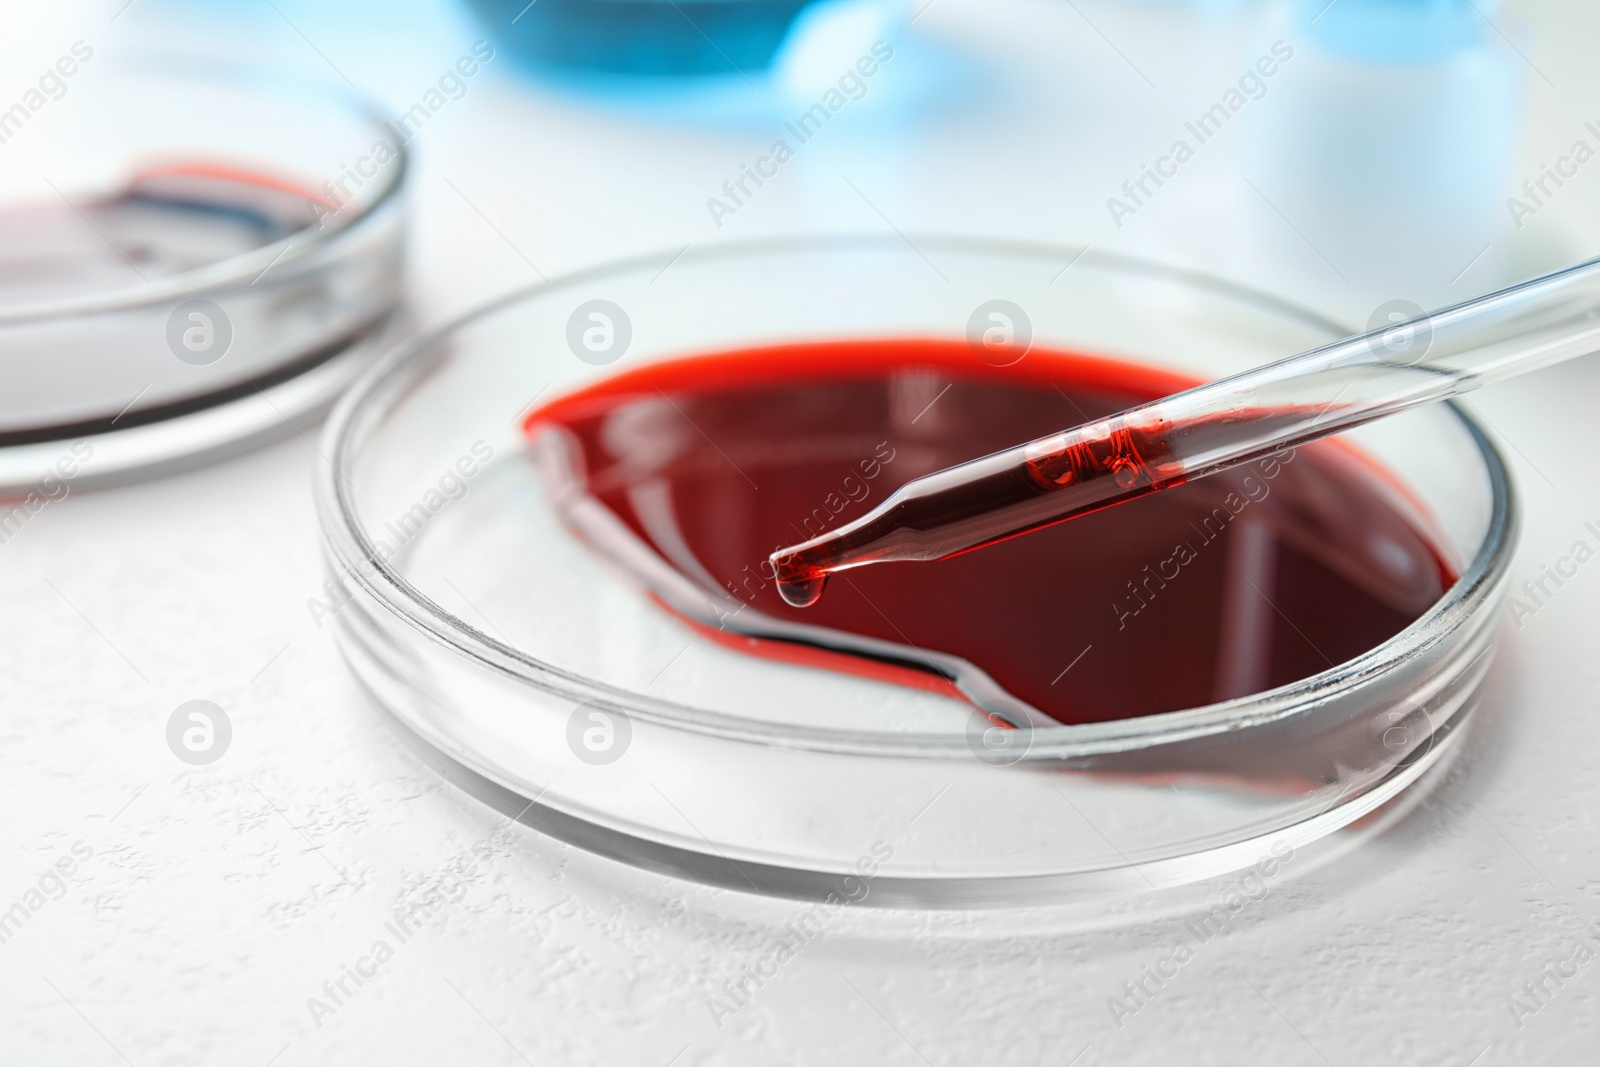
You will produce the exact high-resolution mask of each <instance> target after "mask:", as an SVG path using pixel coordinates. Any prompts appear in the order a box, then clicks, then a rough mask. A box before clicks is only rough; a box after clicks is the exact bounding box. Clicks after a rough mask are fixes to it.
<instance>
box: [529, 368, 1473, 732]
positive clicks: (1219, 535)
mask: <svg viewBox="0 0 1600 1067" xmlns="http://www.w3.org/2000/svg"><path fill="white" fill-rule="evenodd" d="M1193 384H1195V383H1194V382H1192V381H1189V380H1186V379H1183V378H1181V377H1178V376H1175V375H1172V374H1170V373H1167V372H1162V371H1157V370H1153V369H1149V368H1142V367H1138V366H1135V365H1131V364H1127V363H1122V362H1119V361H1113V360H1108V359H1103V358H1098V357H1092V356H1084V355H1076V354H1071V353H1065V352H1050V351H1041V350H1038V349H1035V350H1033V351H1031V352H1029V354H1028V355H1027V357H1026V358H1024V359H1023V360H1022V361H1021V362H1019V363H1017V364H1014V365H1012V366H1010V367H1004V368H994V367H990V366H988V365H986V364H984V363H983V362H982V361H980V360H978V359H977V358H975V357H974V356H973V355H972V353H971V352H970V351H969V350H968V348H967V346H966V344H965V342H963V341H945V340H919V339H907V340H865V341H851V342H829V343H825V344H806V345H792V346H785V347H776V348H766V349H759V350H751V351H744V352H732V353H719V354H715V355H708V356H702V357H697V358H691V359H683V360H675V361H671V362H666V363H659V364H655V365H652V366H646V367H642V368H639V369H637V370H633V371H629V372H625V373H623V374H619V375H616V376H614V377H612V378H609V379H606V380H605V381H602V382H600V383H597V384H596V385H593V386H590V387H588V388H586V389H584V390H582V391H580V392H578V393H575V394H571V395H569V396H567V397H564V398H561V399H558V400H556V401H553V402H551V403H550V404H548V405H546V406H544V407H543V408H541V409H539V410H537V411H535V412H534V413H533V414H532V415H531V416H529V418H528V420H527V427H528V430H529V432H530V433H535V434H536V433H538V432H540V430H541V429H543V428H545V427H547V426H549V425H551V424H554V425H557V426H560V427H563V428H565V429H566V430H567V431H569V432H570V434H571V435H572V440H573V441H574V442H575V443H576V444H577V445H578V446H579V452H580V454H581V462H582V465H583V469H584V471H585V480H586V483H587V490H588V493H589V494H590V495H592V497H593V498H594V499H596V500H598V501H599V502H600V503H601V504H603V505H604V506H605V507H606V508H608V509H609V510H610V511H611V512H613V513H614V514H615V515H616V516H617V517H618V518H620V519H621V521H622V522H623V523H624V524H625V525H626V526H627V527H628V529H630V530H631V531H632V532H633V534H634V535H635V536H637V537H638V538H639V539H640V540H642V541H643V542H644V543H645V544H647V545H650V546H651V547H652V548H655V549H656V550H657V552H658V554H660V555H662V556H663V557H664V558H667V557H670V556H671V554H672V551H674V550H677V551H681V550H682V549H685V548H686V549H687V550H688V551H689V552H690V553H692V555H693V557H694V559H695V560H696V561H697V562H698V564H699V566H700V567H701V568H703V572H704V573H708V574H709V575H710V576H711V578H712V579H714V580H715V581H716V582H718V583H720V584H722V585H723V586H724V587H725V588H727V589H731V590H734V591H736V592H737V593H738V594H739V596H740V598H741V599H742V600H744V601H746V602H748V604H749V606H750V608H751V609H754V610H755V611H759V612H761V613H763V614H765V615H768V616H772V617H776V618H783V619H787V620H790V621H793V622H799V623H804V624H809V625H813V626H822V627H827V628H829V629H832V630H836V631H845V632H848V633H852V634H857V635H865V636H869V637H873V638H877V639H881V640H883V641H888V642H892V643H894V644H897V645H900V646H904V647H906V651H907V654H906V657H905V659H906V660H907V661H908V662H915V661H916V658H917V654H916V651H915V650H916V649H931V650H937V651H939V652H943V653H948V654H952V655H956V656H960V657H962V658H964V659H966V660H968V661H970V662H971V663H973V664H976V665H977V666H978V667H979V668H981V669H982V670H983V671H985V672H987V673H988V674H989V676H990V677H992V678H993V679H994V680H995V681H997V682H998V683H999V684H1000V685H1001V686H1002V687H1003V688H1004V689H1005V690H1007V691H1008V692H1009V693H1010V694H1011V695H1013V696H1015V697H1017V698H1019V699H1021V700H1025V701H1027V702H1028V703H1030V704H1032V705H1033V706H1034V707H1036V708H1038V709H1040V710H1041V711H1044V712H1045V713H1047V714H1049V715H1051V716H1053V717H1054V718H1056V719H1059V720H1060V721H1062V722H1068V723H1083V722H1097V721H1104V720H1110V719H1119V718H1128V717H1132V716H1138V715H1147V714H1152V713H1156V712H1163V711H1173V710H1178V709H1181V708H1187V707H1195V706H1199V705H1204V704H1209V703H1212V702H1213V701H1216V700H1220V699H1225V698H1228V697H1233V696H1242V695H1245V694H1248V693H1251V692H1257V691H1260V690H1263V689H1270V688H1273V687H1276V686H1279V685H1284V684H1287V683H1289V682H1293V681H1296V680H1299V679H1301V678H1305V677H1308V676H1310V675H1313V674H1317V673H1319V672H1321V671H1324V670H1326V669H1328V668H1329V667H1331V666H1334V665H1337V664H1339V663H1342V662H1344V661H1346V660H1349V659H1351V658H1353V657H1355V656H1357V655H1359V654H1361V653H1363V652H1366V651H1367V650H1369V649H1371V648H1372V647H1374V646H1375V645H1377V644H1379V643H1381V642H1383V641H1385V640H1387V639H1388V638H1390V637H1393V636H1394V635H1395V634H1397V633H1398V632H1399V631H1400V630H1402V629H1404V628H1405V627H1406V626H1407V625H1409V624H1410V623H1412V622H1414V621H1415V620H1416V619H1417V618H1418V617H1420V616H1421V615H1422V614H1423V613H1424V612H1426V611H1427V610H1428V608H1430V607H1431V606H1432V605H1433V604H1434V603H1435V602H1436V601H1437V600H1438V599H1439V597H1440V595H1441V594H1442V593H1443V591H1444V590H1445V589H1446V588H1448V587H1449V585H1450V584H1452V583H1453V582H1454V581H1455V578H1456V574H1455V572H1454V570H1453V569H1452V567H1451V566H1450V564H1449V563H1447V562H1446V561H1445V559H1444V557H1443V554H1442V552H1441V551H1440V550H1439V549H1438V548H1437V547H1436V544H1435V542H1434V540H1433V539H1432V538H1431V537H1430V535H1429V534H1428V533H1427V532H1425V531H1424V530H1422V529H1419V528H1418V526H1417V525H1416V524H1415V523H1414V522H1413V520H1412V519H1411V518H1409V517H1407V515H1406V513H1405V512H1404V511H1403V510H1402V508H1403V507H1404V505H1403V504H1401V503H1400V502H1399V497H1398V495H1397V490H1396V489H1395V488H1394V487H1393V486H1392V485H1391V484H1390V483H1389V482H1387V481H1386V480H1385V479H1384V478H1383V476H1382V475H1381V474H1380V473H1379V472H1378V471H1377V470H1376V468H1374V467H1373V466H1372V465H1371V464H1370V462H1369V461H1367V460H1365V459H1364V458H1363V457H1361V456H1360V454H1359V453H1357V452H1355V450H1354V449H1352V448H1349V447H1347V446H1345V445H1343V444H1341V443H1340V442H1337V441H1324V442H1318V443H1315V444H1312V445H1308V446H1303V447H1301V448H1300V449H1298V450H1296V451H1295V452H1294V453H1293V454H1292V456H1290V457H1286V458H1285V459H1280V460H1277V461H1263V462H1261V463H1256V464H1249V465H1246V466H1244V467H1241V468H1237V469H1235V470H1232V471H1227V472H1224V473H1221V474H1217V475H1213V476H1211V477H1209V478H1204V479H1201V480H1199V481H1195V482H1190V483H1188V484H1185V485H1180V486H1177V487H1174V488H1172V489H1168V490H1166V491H1164V492H1160V493H1155V494H1152V495H1150V496H1146V497H1143V498H1141V499H1138V500H1134V501H1131V502H1129V503H1126V504H1122V505H1119V506H1117V507H1113V508H1108V509H1106V510H1103V511H1099V512H1095V513H1093V514H1090V515H1086V516H1083V517H1081V518H1078V519H1074V520H1072V521H1070V522H1066V523H1062V524H1060V525H1056V526H1052V527H1049V528H1047V529H1044V530H1040V531H1037V532H1035V533H1031V534H1028V535H1027V536H1023V537H1018V538H1014V539H1012V540H1009V541H1005V542H1003V543H1000V544H996V545H993V546H990V547H988V548H984V549H981V550H979V551H975V552H969V553H966V554H964V555H961V556H956V557H953V558H950V559H946V560H940V561H937V562H932V563H887V564H881V565H876V566H871V567H862V568H857V569H853V570H850V571H845V572H841V573H840V574H838V575H836V576H835V577H834V578H833V580H832V582H831V583H830V585H829V591H828V594H827V596H825V597H823V598H822V600H821V601H820V602H819V603H818V604H817V605H816V606H815V607H811V608H805V609H799V608H792V607H790V606H788V605H787V604H785V603H784V602H783V601H782V599H781V598H780V597H779V596H778V593H777V590H776V586H775V584H774V582H773V581H772V580H771V571H770V569H769V568H768V567H767V566H766V562H765V561H766V559H767V556H768V554H769V553H771V552H772V551H774V550H775V549H777V548H781V547H784V546H787V545H791V544H794V543H796V542H798V541H800V540H804V539H806V538H809V537H813V536H816V535H818V534H820V533H823V532H827V531H829V530H832V529H836V528H837V527H838V526H840V525H842V524H843V523H845V522H848V521H850V520H852V519H854V518H856V517H858V516H860V515H862V514H865V513H866V512H867V511H869V510H871V509H872V508H873V507H875V506H876V505H878V504H879V503H881V502H882V501H883V500H884V499H885V498H887V497H888V496H889V494H890V493H891V492H893V491H894V489H895V488H897V487H898V486H900V485H902V484H904V483H905V482H907V481H909V480H911V479H912V478H916V477H920V476H922V475H924V474H928V473H930V472H932V471H936V470H939V469H941V468H944V467H947V466H950V465H952V464H955V463H959V462H962V461H964V460H968V459H972V458H974V457H977V456H981V455H985V454H987V453H989V452H993V451H997V450H999V449H1002V448H1007V447H1010V446H1013V445H1016V444H1018V443H1020V442H1022V441H1025V440H1028V439H1030V438H1034V437H1042V436H1045V435H1047V434H1051V433H1054V432H1057V431H1060V430H1062V429H1065V428H1068V427H1071V426H1074V425H1077V424H1079V423H1082V422H1085V421H1088V420H1090V419H1095V418H1101V417H1104V416H1106V415H1109V414H1112V413H1115V412H1117V411H1120V410H1122V409H1124V408H1127V407H1130V406H1132V405H1134V404H1138V403H1143V402H1146V401H1149V400H1153V399H1156V398H1158V397H1161V396H1164V395H1166V394H1168V393H1171V392H1174V391H1177V390H1178V389H1181V388H1186V387H1188V386H1191V385H1193ZM647 501H648V503H646V502H647ZM641 506H646V507H649V508H651V509H652V513H653V515H654V520H653V521H646V519H645V518H643V517H642V516H641V513H640V511H639V510H638V508H639V507H641ZM663 509H665V511H666V513H668V514H670V517H671V519H672V520H674V523H675V526H676V530H677V535H676V536H678V537H680V538H681V543H680V545H678V546H675V547H674V548H673V549H669V550H667V551H662V548H663V546H660V545H657V544H656V543H655V542H654V541H653V540H652V535H651V533H650V529H651V528H652V527H653V528H654V529H656V531H657V532H658V533H659V531H660V529H661V523H660V519H661V515H662V514H663ZM729 628H730V629H737V618H736V619H735V621H734V622H732V623H730V624H729ZM734 644H735V645H736V647H744V648H747V649H748V650H749V651H751V652H753V653H756V654H768V655H774V656H779V657H782V658H791V659H792V658H795V656H794V652H795V649H794V648H793V647H792V646H789V645H788V643H787V642H783V641H776V640H770V639H762V640H754V641H735V642H734ZM821 658H822V660H823V661H825V662H828V663H829V664H830V665H832V666H836V667H840V668H843V669H847V670H858V671H860V672H861V673H866V674H872V675H877V676H880V677H881V676H885V674H886V673H887V675H888V676H891V677H892V676H895V671H896V670H898V668H887V669H886V668H885V667H884V666H883V665H882V664H881V663H879V662H877V661H875V660H871V659H868V658H865V657H862V658H860V659H858V660H854V661H853V657H850V656H848V655H847V654H839V653H823V654H822V656H821ZM910 675H911V672H910V671H909V670H907V671H904V672H902V674H901V676H900V679H899V680H902V681H909V682H912V683H913V684H916V680H915V679H914V678H913V677H910ZM926 681H927V679H923V682H924V683H926Z"/></svg>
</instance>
